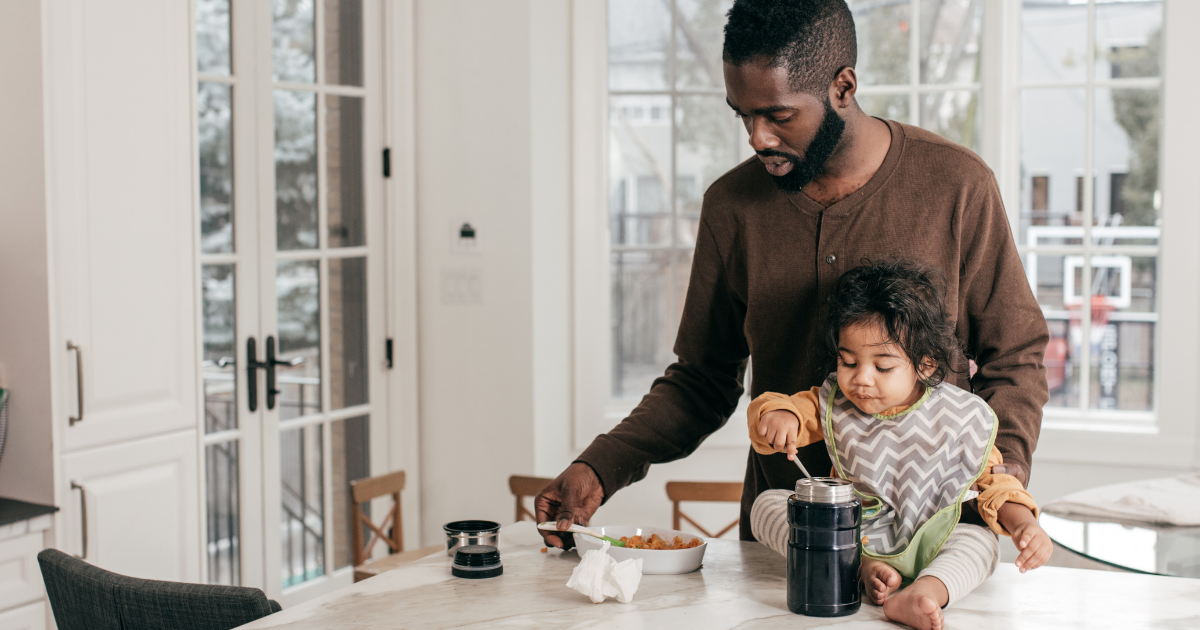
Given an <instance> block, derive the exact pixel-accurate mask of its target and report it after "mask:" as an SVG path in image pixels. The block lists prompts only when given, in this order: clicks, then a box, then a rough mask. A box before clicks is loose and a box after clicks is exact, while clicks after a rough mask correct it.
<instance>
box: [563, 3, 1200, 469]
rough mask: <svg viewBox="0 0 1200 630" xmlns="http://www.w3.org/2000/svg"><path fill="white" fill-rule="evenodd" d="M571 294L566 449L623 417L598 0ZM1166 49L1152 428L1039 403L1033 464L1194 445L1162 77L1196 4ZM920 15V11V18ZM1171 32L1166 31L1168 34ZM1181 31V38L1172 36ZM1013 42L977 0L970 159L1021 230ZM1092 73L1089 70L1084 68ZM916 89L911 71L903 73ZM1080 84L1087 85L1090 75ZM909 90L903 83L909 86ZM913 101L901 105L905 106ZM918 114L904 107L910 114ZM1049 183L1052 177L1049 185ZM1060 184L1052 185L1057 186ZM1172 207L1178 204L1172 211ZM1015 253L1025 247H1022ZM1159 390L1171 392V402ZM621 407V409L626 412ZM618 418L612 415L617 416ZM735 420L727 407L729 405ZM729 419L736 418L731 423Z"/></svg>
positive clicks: (1008, 20) (1199, 160) (576, 78)
mask: <svg viewBox="0 0 1200 630" xmlns="http://www.w3.org/2000/svg"><path fill="white" fill-rule="evenodd" d="M572 7H573V8H572V53H573V54H572V76H573V85H572V98H573V103H574V105H573V108H574V111H573V121H572V128H573V142H572V157H573V160H572V179H573V200H572V201H573V226H572V231H573V242H572V246H573V262H574V265H573V270H572V280H573V296H572V304H573V307H574V314H573V327H574V330H573V332H572V336H573V339H574V348H573V355H574V356H573V365H574V375H573V377H574V390H575V391H574V397H573V398H574V418H573V423H572V424H573V445H574V447H575V449H576V450H580V449H583V448H586V447H587V446H588V444H590V443H591V441H592V439H593V438H594V436H596V435H598V434H600V433H604V432H606V431H607V430H609V429H610V428H611V427H612V426H613V425H614V424H615V423H616V422H617V421H619V420H620V419H621V417H624V415H623V414H622V413H621V410H619V409H616V408H615V406H614V405H612V404H611V403H610V398H609V395H608V393H609V392H610V391H611V381H610V378H611V370H610V365H611V363H610V362H611V360H612V357H611V340H610V336H609V335H610V332H609V331H610V327H611V322H610V317H611V310H610V307H611V304H610V299H609V294H610V291H611V279H610V277H609V268H608V266H609V256H610V252H611V249H610V246H609V224H610V223H609V216H608V213H609V206H608V203H607V190H608V185H607V184H608V179H607V172H606V163H607V151H608V128H607V126H608V94H609V91H608V68H607V64H608V56H607V41H608V40H607V31H606V28H607V21H608V18H607V3H596V2H588V1H587V0H573V4H572ZM1163 10H1164V16H1163V24H1164V34H1163V37H1164V50H1163V56H1164V58H1163V71H1162V76H1161V77H1160V79H1157V80H1154V82H1155V83H1156V84H1157V83H1158V81H1161V82H1162V86H1163V87H1162V92H1161V95H1162V96H1161V98H1162V116H1163V120H1164V123H1163V124H1164V128H1165V126H1166V125H1170V128H1171V132H1170V133H1169V134H1163V137H1162V140H1161V142H1162V146H1161V148H1160V151H1161V156H1162V158H1161V159H1162V162H1161V164H1162V166H1161V167H1160V168H1161V170H1160V186H1161V190H1162V199H1163V202H1162V204H1163V206H1162V207H1163V217H1164V219H1163V221H1164V225H1169V226H1170V229H1169V230H1164V231H1163V233H1162V238H1161V240H1160V244H1159V247H1158V253H1157V256H1158V260H1159V266H1158V272H1157V273H1158V293H1159V297H1158V299H1159V304H1158V314H1159V321H1158V331H1157V334H1156V342H1155V343H1156V346H1155V360H1156V365H1155V377H1156V378H1155V401H1156V411H1155V412H1154V416H1155V421H1154V423H1153V424H1152V426H1146V425H1145V424H1144V423H1143V424H1142V425H1141V426H1130V425H1126V424H1121V423H1115V424H1107V425H1104V426H1099V425H1083V424H1081V423H1078V422H1074V423H1072V422H1070V420H1071V418H1069V417H1065V416H1063V415H1062V414H1057V413H1054V409H1053V408H1046V413H1045V415H1044V420H1043V428H1042V432H1041V438H1040V442H1039V444H1038V445H1037V446H1038V449H1037V454H1036V459H1037V460H1038V461H1047V462H1051V461H1054V462H1090V463H1095V462H1098V461H1104V462H1110V463H1113V464H1124V465H1143V466H1144V465H1147V464H1152V465H1155V466H1161V467H1174V468H1182V467H1187V466H1189V465H1193V464H1194V462H1195V461H1196V459H1197V452H1200V444H1197V436H1198V435H1200V432H1198V431H1197V427H1196V417H1197V412H1196V411H1195V408H1196V406H1197V404H1198V403H1200V393H1198V392H1197V389H1198V388H1197V381H1198V380H1200V327H1197V326H1196V321H1195V320H1196V314H1197V313H1200V283H1197V282H1196V281H1195V279H1194V274H1195V272H1194V271H1193V270H1195V269H1200V248H1198V247H1195V245H1194V243H1195V242H1196V241H1197V240H1200V213H1196V212H1192V213H1189V212H1187V211H1186V210H1187V209H1188V208H1197V207H1200V187H1196V186H1191V185H1189V184H1190V181H1189V179H1188V178H1189V177H1192V175H1191V174H1194V173H1195V172H1197V171H1198V170H1200V155H1195V154H1194V153H1195V152H1192V153H1189V152H1188V147H1189V146H1193V147H1194V146H1197V145H1198V144H1200V122H1197V121H1193V120H1189V119H1188V111H1189V106H1188V103H1189V102H1190V103H1195V102H1200V86H1195V85H1188V84H1187V82H1186V81H1177V82H1176V83H1174V84H1173V83H1171V82H1170V81H1169V80H1168V78H1169V77H1172V76H1182V77H1186V76H1187V74H1188V72H1187V71H1188V67H1187V64H1188V61H1189V60H1190V59H1194V58H1195V57H1196V56H1197V55H1198V54H1200V43H1197V42H1196V41H1195V40H1194V38H1191V39H1189V38H1188V37H1187V36H1186V35H1183V34H1185V33H1186V32H1187V30H1188V27H1189V26H1193V27H1196V26H1200V4H1188V3H1183V2H1173V1H1172V0H1164V9H1163ZM918 19H919V18H918ZM1172 35H1175V36H1172ZM1181 35H1183V36H1181ZM1020 37H1021V0H1001V1H998V2H987V3H985V5H984V15H983V27H982V33H981V45H980V54H981V55H982V59H981V68H982V72H981V80H980V83H979V84H978V88H977V89H978V90H979V94H980V107H981V111H982V116H983V121H982V125H981V127H982V129H981V138H980V156H981V157H982V158H983V159H984V161H985V162H987V163H988V164H989V165H990V166H991V167H992V169H993V171H994V172H995V174H996V178H997V182H998V185H999V187H1000V190H1001V194H1002V196H1003V198H1004V200H1005V206H1006V208H1007V209H1008V212H1009V215H1010V221H1011V225H1012V226H1013V228H1014V240H1015V239H1016V237H1017V234H1018V233H1017V232H1016V231H1015V228H1016V227H1017V226H1018V225H1019V224H1018V223H1017V221H1018V219H1019V211H1020V208H1021V205H1020V204H1019V203H1017V202H1018V201H1019V200H1020V195H1021V176H1020V142H1019V138H1020V116H1019V111H1020V110H1019V105H1020V100H1019V99H1020V87H1021V82H1020V65H1019V62H1020V47H1019V46H1020ZM1089 77H1090V75H1089ZM911 81H912V83H911V85H916V82H917V81H919V77H912V78H911ZM1090 81H1091V82H1092V83H1095V80H1094V77H1090ZM910 87H911V86H910ZM957 87H961V86H958V85H954V84H946V85H940V84H936V85H928V86H917V87H914V88H912V89H913V92H912V96H910V98H911V99H915V98H917V96H918V94H919V93H923V92H925V91H929V90H933V91H940V90H946V89H954V88H957ZM895 88H896V86H886V87H883V86H880V87H875V86H872V87H871V88H870V89H868V90H862V91H863V93H864V94H868V93H871V94H874V93H880V92H887V93H896V92H897V90H896V89H895ZM910 103H911V101H910ZM918 116H919V112H918V111H917V110H914V109H911V108H910V117H918ZM1051 185H1053V183H1051ZM1059 185H1062V184H1059ZM1172 208H1180V210H1178V211H1172ZM1022 253H1024V251H1022ZM1164 339H1171V340H1172V341H1171V343H1170V347H1171V348H1176V349H1177V348H1185V349H1191V350H1192V352H1190V353H1188V352H1175V353H1172V354H1169V355H1168V354H1166V353H1164V352H1162V348H1163V347H1164V343H1163V341H1162V340H1164ZM1164 392H1183V393H1182V394H1180V395H1177V394H1174V393H1172V395H1171V396H1170V397H1169V398H1166V397H1164V395H1163V393H1164ZM624 411H625V413H627V411H628V410H624ZM618 415H619V416H620V417H618ZM735 415H736V412H735ZM735 424H736V422H735ZM748 443H749V441H748V439H747V437H746V436H745V435H744V432H742V431H736V430H735V431H722V432H718V433H717V434H715V435H714V436H712V437H710V438H709V439H708V440H707V441H706V442H705V444H704V446H702V447H701V448H712V447H718V448H720V447H726V448H728V447H734V446H737V447H743V446H744V445H748Z"/></svg>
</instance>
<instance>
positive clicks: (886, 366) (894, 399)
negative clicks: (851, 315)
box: [837, 323, 925, 413]
mask: <svg viewBox="0 0 1200 630" xmlns="http://www.w3.org/2000/svg"><path fill="white" fill-rule="evenodd" d="M837 382H838V387H839V388H840V389H841V390H842V391H843V392H845V394H846V397H847V398H849V399H850V402H852V403H854V406H855V407H858V408H859V410H860V411H863V412H865V413H883V412H884V411H886V410H888V409H892V408H893V407H907V406H909V405H911V404H913V403H915V402H917V400H918V399H919V398H920V397H921V394H922V393H923V392H924V390H925V387H924V386H923V385H922V384H921V383H920V381H919V380H918V379H917V372H916V370H915V369H914V367H913V364H912V361H910V360H909V359H908V355H906V354H904V350H902V349H901V348H900V346H899V345H898V344H896V343H894V342H892V341H891V340H890V339H888V337H887V334H886V332H885V331H884V329H883V327H882V326H879V325H876V324H873V323H872V324H863V325H858V326H847V327H846V328H843V329H842V331H841V333H839V334H838V368H837Z"/></svg>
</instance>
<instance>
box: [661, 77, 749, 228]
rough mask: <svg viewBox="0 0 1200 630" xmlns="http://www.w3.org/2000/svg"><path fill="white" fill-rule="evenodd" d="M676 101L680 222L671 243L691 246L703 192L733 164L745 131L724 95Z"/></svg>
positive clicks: (676, 188) (676, 151)
mask: <svg viewBox="0 0 1200 630" xmlns="http://www.w3.org/2000/svg"><path fill="white" fill-rule="evenodd" d="M678 103H679V111H678V114H677V116H678V124H679V130H678V131H677V145H676V148H675V155H676V162H675V168H676V171H675V197H676V202H677V204H678V207H679V211H680V221H679V222H678V232H677V233H676V234H675V240H674V244H676V245H686V246H688V247H694V246H695V244H696V231H697V229H698V227H699V224H700V202H701V201H702V200H703V197H704V191H705V190H708V187H709V185H711V184H712V183H713V182H714V181H715V180H716V179H717V178H718V177H720V176H722V175H724V174H725V173H726V172H727V171H728V170H729V169H731V168H733V167H735V166H737V164H738V162H739V160H738V157H739V155H740V154H739V152H738V150H739V148H740V147H741V146H742V142H743V138H744V137H745V136H744V133H745V132H744V131H742V129H743V127H742V124H741V123H740V122H738V120H737V119H736V118H734V117H733V116H731V115H730V112H729V105H727V104H726V103H725V98H724V97H721V96H681V97H679V100H678Z"/></svg>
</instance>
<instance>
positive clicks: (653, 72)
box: [608, 0, 671, 90]
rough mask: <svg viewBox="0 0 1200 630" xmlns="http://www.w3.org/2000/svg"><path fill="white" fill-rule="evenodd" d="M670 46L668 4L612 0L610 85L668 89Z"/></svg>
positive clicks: (609, 4) (609, 55) (610, 8)
mask: <svg viewBox="0 0 1200 630" xmlns="http://www.w3.org/2000/svg"><path fill="white" fill-rule="evenodd" d="M670 48H671V14H670V13H669V11H668V8H667V3H664V2H646V0H609V3H608V85H609V88H611V89H613V90H662V89H666V88H667V87H668V84H667V52H668V51H669V50H670Z"/></svg>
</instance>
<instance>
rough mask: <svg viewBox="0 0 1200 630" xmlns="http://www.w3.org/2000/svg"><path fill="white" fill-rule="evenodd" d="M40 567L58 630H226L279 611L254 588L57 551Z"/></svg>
mask: <svg viewBox="0 0 1200 630" xmlns="http://www.w3.org/2000/svg"><path fill="white" fill-rule="evenodd" d="M38 565H39V566H40V567H41V569H42V579H43V580H44V581H45V583H46V594H47V595H48V596H49V598H50V608H51V609H52V610H53V611H54V621H55V623H56V624H58V627H59V630H84V629H95V630H110V629H111V630H150V629H152V628H175V629H178V630H229V629H230V628H236V627H237V626H240V625H243V624H247V623H250V622H251V621H254V620H255V619H259V618H262V617H265V616H267V615H269V614H271V613H273V612H278V611H279V610H280V608H279V604H277V603H275V602H274V601H271V600H269V599H267V596H266V595H264V594H263V592H262V591H260V590H258V589H256V588H246V587H242V586H220V585H213V584H184V583H180V582H163V581H159V580H143V579H139V578H132V577H128V576H124V575H120V574H117V573H113V572H111V571H105V570H104V569H101V568H99V567H95V566H92V565H90V564H88V563H86V562H84V561H83V560H80V559H78V558H75V557H73V556H69V555H67V554H65V553H63V552H61V551H59V550H57V549H46V550H45V551H42V552H41V553H39V554H38Z"/></svg>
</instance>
